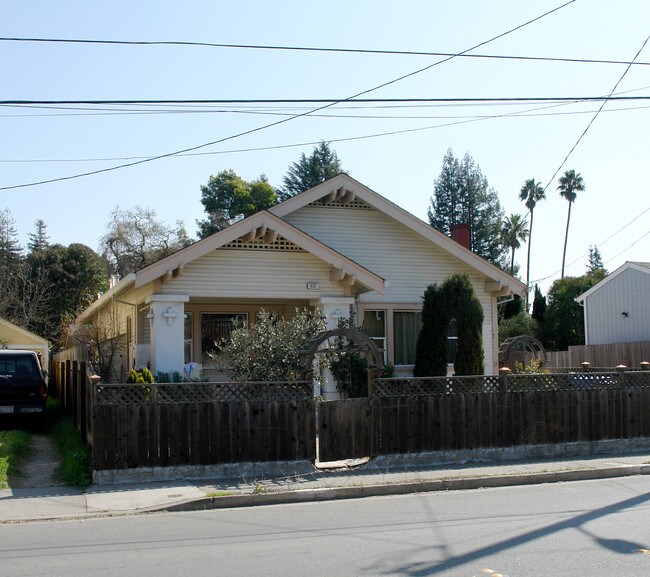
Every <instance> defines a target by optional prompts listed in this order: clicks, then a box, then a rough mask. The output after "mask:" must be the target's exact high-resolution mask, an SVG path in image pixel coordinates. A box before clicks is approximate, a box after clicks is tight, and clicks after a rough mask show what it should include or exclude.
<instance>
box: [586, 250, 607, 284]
mask: <svg viewBox="0 0 650 577" xmlns="http://www.w3.org/2000/svg"><path fill="white" fill-rule="evenodd" d="M587 276H590V277H591V278H593V279H595V280H598V281H600V280H602V279H604V278H605V277H606V276H607V269H606V268H605V265H604V264H603V257H602V256H601V254H600V251H599V250H598V247H597V246H596V245H590V246H589V260H588V262H587Z"/></svg>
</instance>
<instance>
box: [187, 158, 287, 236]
mask: <svg viewBox="0 0 650 577" xmlns="http://www.w3.org/2000/svg"><path fill="white" fill-rule="evenodd" d="M277 201H278V197H277V193H276V191H275V189H274V188H273V187H272V186H271V185H270V184H269V182H268V180H267V179H266V176H264V175H263V174H262V175H261V176H260V177H259V179H257V180H253V181H251V182H248V181H246V180H244V179H243V178H241V177H240V176H238V175H237V174H236V173H235V171H233V170H222V171H221V172H219V173H218V174H217V175H216V176H210V178H209V179H208V184H206V185H201V204H202V205H203V209H204V210H205V212H206V214H207V218H205V219H204V220H197V221H196V224H197V225H198V227H199V230H198V236H199V238H205V237H206V236H210V235H211V234H214V233H215V232H219V231H220V230H222V229H224V228H226V227H227V226H228V221H229V220H230V219H232V218H235V217H236V216H237V215H239V214H241V215H243V216H244V217H246V216H250V215H252V214H255V213H256V212H259V211H260V210H264V209H267V208H270V207H271V206H273V205H274V204H276V203H277Z"/></svg>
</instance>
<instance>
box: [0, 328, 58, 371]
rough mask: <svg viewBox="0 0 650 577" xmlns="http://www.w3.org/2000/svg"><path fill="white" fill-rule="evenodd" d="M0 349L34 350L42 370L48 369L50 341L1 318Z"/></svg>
mask: <svg viewBox="0 0 650 577" xmlns="http://www.w3.org/2000/svg"><path fill="white" fill-rule="evenodd" d="M0 349H20V350H24V351H34V352H35V353H36V354H37V355H38V357H39V359H40V361H41V367H42V368H43V370H44V371H49V369H50V366H49V363H50V341H48V340H47V339H44V338H43V337H39V336H38V335H37V334H34V333H32V332H30V331H28V330H26V329H23V328H22V327H19V326H18V325H15V324H13V323H10V322H9V321H8V320H5V319H3V318H0Z"/></svg>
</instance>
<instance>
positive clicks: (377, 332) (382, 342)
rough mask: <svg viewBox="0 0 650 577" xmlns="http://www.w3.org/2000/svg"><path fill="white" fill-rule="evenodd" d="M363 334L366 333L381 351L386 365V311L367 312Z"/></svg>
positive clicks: (364, 314)
mask: <svg viewBox="0 0 650 577" xmlns="http://www.w3.org/2000/svg"><path fill="white" fill-rule="evenodd" d="M363 332H364V333H366V334H367V335H368V336H369V337H370V338H371V339H372V340H373V341H374V343H375V344H376V345H377V348H379V350H380V351H381V353H382V355H383V358H384V363H386V311H376V310H372V311H365V312H364V313H363Z"/></svg>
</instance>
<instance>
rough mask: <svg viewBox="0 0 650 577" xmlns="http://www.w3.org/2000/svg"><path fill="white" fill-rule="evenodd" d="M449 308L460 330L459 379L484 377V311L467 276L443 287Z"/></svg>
mask: <svg viewBox="0 0 650 577" xmlns="http://www.w3.org/2000/svg"><path fill="white" fill-rule="evenodd" d="M443 292H444V300H445V305H446V306H447V307H449V309H450V310H451V311H452V314H453V318H455V319H456V326H457V327H458V349H457V352H456V361H455V362H454V373H455V374H456V375H482V374H483V372H484V371H485V365H484V362H483V358H484V357H483V335H482V333H483V307H482V306H481V303H480V302H479V300H478V298H477V297H476V295H475V294H474V288H473V287H472V283H471V282H470V280H469V277H468V276H467V274H454V275H452V276H450V277H449V278H448V279H447V280H446V281H445V282H444V284H443Z"/></svg>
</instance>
